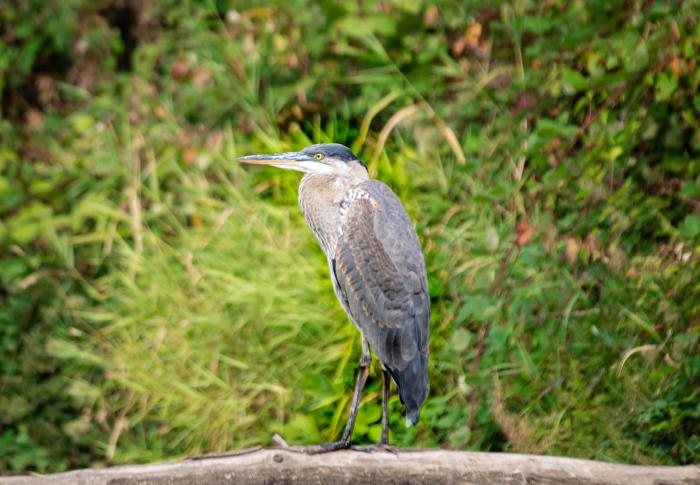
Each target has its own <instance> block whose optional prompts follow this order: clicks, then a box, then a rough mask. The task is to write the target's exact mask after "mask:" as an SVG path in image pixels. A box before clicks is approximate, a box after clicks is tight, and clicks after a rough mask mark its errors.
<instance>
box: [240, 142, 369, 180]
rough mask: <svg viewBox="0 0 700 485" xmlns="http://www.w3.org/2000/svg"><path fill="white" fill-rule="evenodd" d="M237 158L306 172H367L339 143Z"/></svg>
mask: <svg viewBox="0 0 700 485" xmlns="http://www.w3.org/2000/svg"><path fill="white" fill-rule="evenodd" d="M238 160H239V161H241V162H243V163H249V164H253V165H271V166H273V167H277V168H284V169H288V170H297V171H299V172H306V173H325V174H330V175H348V176H351V175H353V174H356V173H358V171H362V172H364V174H366V173H367V167H366V166H365V164H364V163H362V162H361V161H360V159H359V158H357V156H356V155H355V154H354V153H353V152H352V151H351V150H350V149H349V148H348V147H346V146H345V145H341V144H340V143H321V144H318V145H311V146H308V147H306V148H304V149H303V150H301V151H299V152H285V153H273V154H270V155H248V156H245V157H238Z"/></svg>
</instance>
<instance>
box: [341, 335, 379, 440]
mask: <svg viewBox="0 0 700 485" xmlns="http://www.w3.org/2000/svg"><path fill="white" fill-rule="evenodd" d="M371 362H372V354H370V352H369V342H368V341H367V339H366V338H364V336H363V337H362V355H360V368H359V370H358V371H357V383H356V384H355V392H354V394H353V396H352V404H351V405H350V416H348V422H347V423H346V424H345V431H343V436H342V438H340V441H341V442H343V443H347V445H346V446H349V445H350V440H351V439H352V430H353V428H354V427H355V418H357V410H358V408H359V407H360V399H361V398H362V391H363V390H364V388H365V383H366V382H367V374H368V373H369V364H370V363H371Z"/></svg>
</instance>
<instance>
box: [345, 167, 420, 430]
mask: <svg viewBox="0 0 700 485" xmlns="http://www.w3.org/2000/svg"><path fill="white" fill-rule="evenodd" d="M341 214H342V215H341V227H342V230H341V233H340V236H339V238H338V243H337V246H336V250H335V273H336V275H335V276H336V279H337V282H338V285H339V287H340V290H341V292H342V294H343V297H344V298H345V302H346V304H347V306H348V310H349V313H350V316H351V318H352V319H353V321H354V322H355V324H357V325H358V326H359V327H360V328H361V329H362V331H363V334H364V335H365V337H366V338H367V339H368V340H369V343H370V345H371V347H372V349H373V350H374V353H375V354H376V355H377V357H378V358H379V360H380V361H381V362H382V364H383V365H384V366H385V367H386V368H387V369H388V370H389V371H390V372H391V373H392V376H393V378H394V380H395V381H396V383H397V385H398V386H399V393H400V396H401V399H402V401H404V403H405V404H406V405H407V408H409V409H408V410H409V413H410V411H411V409H410V408H411V407H413V408H416V407H417V409H416V410H415V413H416V419H417V412H418V411H419V410H420V406H421V405H422V403H423V400H424V399H425V395H426V394H427V387H428V376H427V365H428V352H429V351H428V338H429V320H430V302H429V298H428V291H427V280H426V272H425V262H424V259H423V253H422V251H421V248H420V243H419V241H418V237H417V236H416V233H415V231H414V229H413V225H412V223H411V220H410V219H409V217H408V215H407V214H406V211H405V210H404V208H403V206H402V205H401V202H400V201H399V200H398V198H397V197H396V195H394V193H393V192H392V191H391V189H389V187H387V186H386V185H384V184H383V183H381V182H379V181H376V180H369V181H366V182H363V183H361V184H359V185H358V186H356V187H354V188H353V189H351V190H350V191H348V195H347V197H346V200H345V201H344V208H343V210H342V211H341ZM409 404H412V406H409Z"/></svg>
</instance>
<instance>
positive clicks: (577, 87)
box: [0, 0, 700, 473]
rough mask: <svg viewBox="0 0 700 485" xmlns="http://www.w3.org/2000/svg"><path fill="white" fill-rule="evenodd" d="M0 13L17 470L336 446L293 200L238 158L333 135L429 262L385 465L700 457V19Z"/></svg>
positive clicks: (346, 378) (332, 308)
mask: <svg viewBox="0 0 700 485" xmlns="http://www.w3.org/2000/svg"><path fill="white" fill-rule="evenodd" d="M0 5H1V8H0V93H1V99H0V101H1V106H2V117H1V119H0V139H1V145H0V174H1V176H0V213H1V214H2V220H1V222H0V285H1V286H0V471H2V472H6V473H11V472H18V471H27V470H36V471H40V472H48V471H58V470H64V469H67V468H75V467H82V466H87V465H101V464H111V463H125V462H149V461H154V460H160V459H164V458H171V457H177V456H182V455H186V454H194V453H202V452H211V451H216V450H225V449H230V448H233V447H243V446H250V445H253V444H268V443H270V438H271V435H272V434H273V433H274V432H279V433H281V434H283V435H284V436H285V438H286V439H287V440H288V441H290V442H299V443H311V442H319V441H322V440H328V439H331V438H334V437H336V436H337V435H338V433H339V431H340V429H341V427H342V426H343V423H344V419H345V416H346V413H347V409H348V398H349V394H350V389H351V386H352V384H353V374H354V371H355V368H356V359H357V356H358V349H359V340H358V336H357V335H356V332H355V330H354V329H353V328H352V326H351V325H350V324H348V322H347V319H346V317H345V315H344V314H343V313H342V311H341V310H340V307H339V305H338V304H337V303H336V301H335V297H334V295H333V293H332V289H331V284H330V281H329V279H328V275H327V268H326V263H325V260H324V259H323V256H322V254H321V252H320V250H319V248H318V247H317V245H316V243H315V241H314V240H313V238H312V235H311V233H310V232H309V231H308V229H307V228H306V227H305V225H304V224H303V220H302V218H301V216H300V214H299V211H298V209H297V207H296V185H297V182H298V179H299V176H298V175H297V174H293V173H279V171H276V170H274V169H264V170H258V169H242V168H241V167H240V166H239V165H238V164H237V163H236V162H235V161H234V157H235V156H237V155H242V154H246V153H258V152H270V151H278V150H290V149H299V148H301V147H303V146H304V145H306V144H309V143H311V142H322V141H331V140H332V141H336V142H341V143H345V144H348V145H350V146H352V147H353V148H354V149H355V150H356V151H357V153H358V154H359V155H360V156H361V157H362V158H363V159H364V160H365V161H366V162H367V164H368V165H369V169H370V171H371V173H372V174H373V175H374V176H377V177H379V178H381V179H382V180H384V181H386V182H387V183H389V184H390V185H391V186H392V187H393V188H394V189H395V191H396V192H397V193H398V194H399V195H400V197H401V198H402V200H403V201H404V202H405V204H406V206H407V209H408V211H409V213H410V214H411V215H412V217H413V218H414V220H415V221H416V226H417V231H418V234H419V236H420V237H421V240H422V243H423V246H424V249H425V253H426V257H427V262H428V267H429V277H430V286H431V297H432V307H433V314H432V339H431V348H432V355H431V395H430V397H429V400H428V401H427V404H426V406H425V408H424V411H423V414H422V418H421V421H420V423H419V425H418V426H417V427H416V428H411V429H405V428H404V427H403V424H402V423H403V418H402V407H401V405H400V404H399V402H398V397H396V395H395V393H394V396H393V397H392V402H391V408H392V409H393V414H392V422H391V423H392V436H391V440H392V441H393V443H395V444H397V445H400V446H406V445H413V446H444V447H451V448H457V449H476V450H494V451H499V450H508V451H519V452H530V453H550V454H560V455H567V456H578V457H591V458H597V459H603V460H614V461H622V462H634V463H665V464H671V463H690V462H698V461H700V404H699V402H700V343H699V341H700V316H699V315H700V279H699V278H698V275H699V274H700V95H699V94H698V85H699V84H700V67H699V66H698V65H697V64H698V58H699V57H700V23H699V22H698V17H699V16H700V2H698V1H694V0H691V1H685V2H681V1H664V2H661V1H640V0H636V1H634V0H632V1H619V0H618V1H615V0H613V1H609V0H604V1H603V0H592V1H586V2H582V1H574V2H569V1H564V0H549V1H546V2H537V1H532V0H529V1H528V0H516V1H513V2H486V1H474V0H472V1H468V2H450V1H438V2H427V1H422V2H421V1H405V0H367V1H364V2H357V3H355V2H346V3H345V4H343V3H340V2H333V1H319V2H312V1H306V0H286V1H284V2H281V1H279V2H277V1H275V2H267V3H266V4H265V6H261V5H259V4H258V2H245V1H240V2H238V1H227V0H216V1H209V2H178V1H158V2H155V1H136V0H134V1H131V0H115V1H107V0H99V1H92V0H65V1H43V0H2V2H0ZM372 375H373V376H374V378H371V381H370V384H369V389H368V392H367V393H366V395H365V398H364V400H363V402H362V407H361V411H360V416H359V422H358V425H357V428H356V433H355V437H356V441H358V442H368V441H370V440H375V439H377V438H378V436H379V419H380V381H379V379H377V378H376V377H377V376H378V373H377V369H376V368H375V369H374V370H373V373H372Z"/></svg>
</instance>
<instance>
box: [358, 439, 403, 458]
mask: <svg viewBox="0 0 700 485" xmlns="http://www.w3.org/2000/svg"><path fill="white" fill-rule="evenodd" d="M350 449H351V450H355V451H363V452H365V453H374V452H384V453H393V454H394V455H398V454H399V450H397V449H396V448H394V447H393V446H389V444H388V443H381V442H379V443H376V444H374V445H362V446H356V445H355V446H351V447H350Z"/></svg>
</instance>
